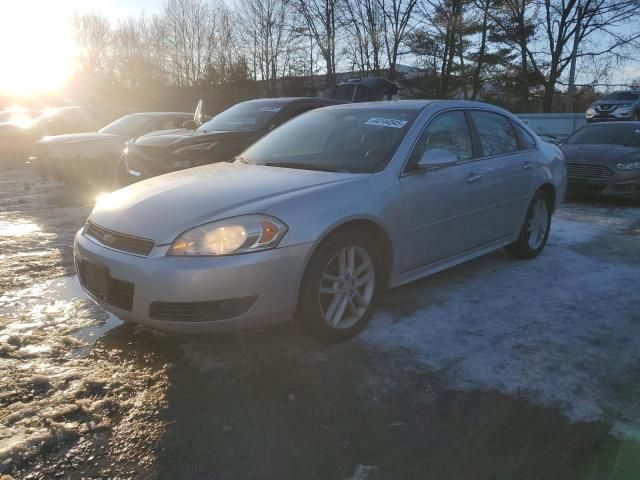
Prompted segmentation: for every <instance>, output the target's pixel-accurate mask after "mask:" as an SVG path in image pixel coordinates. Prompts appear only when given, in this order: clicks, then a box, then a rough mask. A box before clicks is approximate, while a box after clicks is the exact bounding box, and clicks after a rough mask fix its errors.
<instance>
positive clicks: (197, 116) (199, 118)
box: [193, 99, 204, 127]
mask: <svg viewBox="0 0 640 480" xmlns="http://www.w3.org/2000/svg"><path fill="white" fill-rule="evenodd" d="M203 106H204V100H202V99H200V100H198V105H196V111H195V113H194V114H193V121H194V123H195V124H196V127H199V126H200V125H202V123H203V116H204V114H203V113H202V108H203Z"/></svg>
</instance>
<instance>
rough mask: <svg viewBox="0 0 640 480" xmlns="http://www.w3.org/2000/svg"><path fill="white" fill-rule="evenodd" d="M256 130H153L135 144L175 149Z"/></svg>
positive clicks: (142, 146) (249, 133) (241, 135)
mask: <svg viewBox="0 0 640 480" xmlns="http://www.w3.org/2000/svg"><path fill="white" fill-rule="evenodd" d="M253 134H254V132H201V131H199V130H187V129H184V128H180V129H176V130H162V131H160V132H152V133H148V134H146V135H143V136H142V137H140V138H138V139H136V141H135V142H134V145H135V146H136V147H141V148H149V147H152V148H167V149H170V150H174V149H177V148H182V147H186V146H190V145H197V144H200V143H207V142H214V141H221V140H226V139H232V138H234V139H235V138H241V137H249V136H251V135H253Z"/></svg>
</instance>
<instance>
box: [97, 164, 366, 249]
mask: <svg viewBox="0 0 640 480" xmlns="http://www.w3.org/2000/svg"><path fill="white" fill-rule="evenodd" d="M362 176H363V175H359V174H349V173H334V172H316V171H309V170H297V169H290V168H277V167H265V166H260V165H247V164H243V163H239V162H236V163H216V164H212V165H204V166H202V167H197V168H190V169H188V170H182V171H178V172H172V173H169V174H166V175H161V176H159V177H154V178H151V179H148V180H145V181H142V182H140V183H136V184H133V185H130V186H128V187H126V188H123V189H122V190H117V191H115V192H113V193H111V194H109V195H107V196H105V197H103V198H101V199H100V201H98V203H97V204H96V206H95V207H94V209H93V212H92V213H91V216H90V217H89V219H90V220H91V221H92V222H95V223H96V224H98V225H100V226H102V227H105V228H108V229H111V230H114V231H117V232H121V233H126V234H129V235H134V236H138V237H143V238H151V239H153V240H154V241H155V242H156V244H157V245H163V244H167V243H171V242H173V240H175V238H176V236H177V235H178V234H180V233H182V232H184V231H185V230H188V229H190V228H192V227H195V226H197V225H201V224H203V223H206V222H208V221H212V220H215V219H218V218H225V217H229V216H235V215H241V214H245V213H260V212H265V211H266V209H268V208H269V207H271V206H273V205H276V204H278V203H281V202H283V201H286V200H289V199H291V198H296V200H297V199H299V198H300V197H301V196H303V194H304V192H307V191H310V190H313V189H316V188H326V187H327V186H328V185H331V184H336V183H341V182H346V181H353V180H355V179H357V178H359V177H362Z"/></svg>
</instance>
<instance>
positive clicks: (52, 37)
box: [0, 1, 75, 96]
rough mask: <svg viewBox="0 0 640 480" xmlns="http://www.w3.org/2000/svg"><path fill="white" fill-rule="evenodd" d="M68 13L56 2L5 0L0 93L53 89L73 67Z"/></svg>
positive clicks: (0, 37) (0, 26) (0, 35)
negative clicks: (13, 0)
mask: <svg viewBox="0 0 640 480" xmlns="http://www.w3.org/2000/svg"><path fill="white" fill-rule="evenodd" d="M74 48H75V47H74V41H73V33H72V29H71V25H70V20H69V18H68V17H66V16H64V15H63V14H62V13H61V9H60V8H59V6H58V5H57V4H56V2H33V1H26V2H4V4H3V6H2V15H1V16H0V65H1V67H0V68H1V70H2V75H0V93H4V94H9V95H22V96H28V95H37V94H41V93H48V92H55V91H58V90H60V89H61V88H63V87H64V86H65V85H66V83H67V82H68V81H69V79H70V77H71V74H72V73H73V68H74V54H75V51H74Z"/></svg>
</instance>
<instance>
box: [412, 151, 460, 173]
mask: <svg viewBox="0 0 640 480" xmlns="http://www.w3.org/2000/svg"><path fill="white" fill-rule="evenodd" d="M456 163H458V157H457V156H455V155H454V154H453V153H451V152H450V151H449V150H446V149H444V148H434V149H433V150H427V151H426V152H424V153H423V154H422V157H420V160H418V169H419V170H433V169H436V168H443V167H449V166H451V165H455V164H456Z"/></svg>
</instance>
